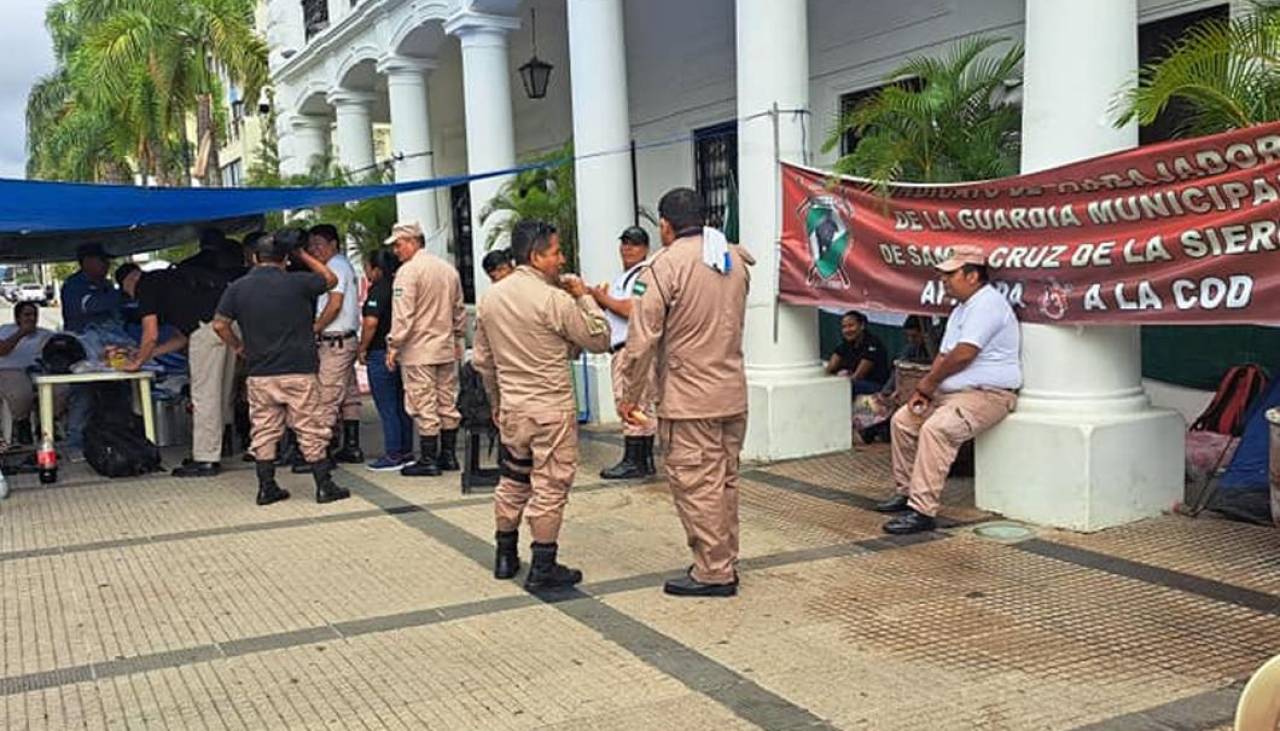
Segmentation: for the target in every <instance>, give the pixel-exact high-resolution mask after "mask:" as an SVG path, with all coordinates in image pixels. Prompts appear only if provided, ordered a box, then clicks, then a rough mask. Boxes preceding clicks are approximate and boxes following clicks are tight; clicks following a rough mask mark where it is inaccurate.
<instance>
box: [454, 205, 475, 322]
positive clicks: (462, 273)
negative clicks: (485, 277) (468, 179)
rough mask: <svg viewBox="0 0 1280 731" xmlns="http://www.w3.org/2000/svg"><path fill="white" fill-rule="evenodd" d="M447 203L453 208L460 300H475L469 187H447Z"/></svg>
mask: <svg viewBox="0 0 1280 731" xmlns="http://www.w3.org/2000/svg"><path fill="white" fill-rule="evenodd" d="M449 204H450V207H451V208H452V210H453V236H452V244H453V251H452V252H450V253H452V254H453V260H454V261H455V262H457V265H458V276H459V278H461V279H462V300H463V301H464V302H467V303H469V304H474V303H475V301H476V273H475V269H474V263H475V258H474V257H473V256H472V254H471V188H470V187H469V186H468V185H467V184H466V183H460V184H458V185H454V186H452V187H450V188H449Z"/></svg>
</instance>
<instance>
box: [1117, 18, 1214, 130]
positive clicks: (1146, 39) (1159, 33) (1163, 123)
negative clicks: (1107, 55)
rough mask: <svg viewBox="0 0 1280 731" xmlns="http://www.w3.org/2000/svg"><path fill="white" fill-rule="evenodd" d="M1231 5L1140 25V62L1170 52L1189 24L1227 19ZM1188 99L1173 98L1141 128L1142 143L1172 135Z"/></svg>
mask: <svg viewBox="0 0 1280 731" xmlns="http://www.w3.org/2000/svg"><path fill="white" fill-rule="evenodd" d="M1230 10H1231V8H1230V6H1229V5H1215V6H1213V7H1210V8H1203V9H1201V10H1193V11H1192V12H1189V13H1183V14H1181V15H1175V16H1173V17H1172V18H1165V19H1163V20H1155V21H1152V22H1150V23H1143V24H1142V25H1139V26H1138V63H1139V64H1140V65H1142V66H1146V65H1147V64H1149V63H1153V62H1155V61H1158V60H1160V59H1162V58H1164V57H1165V56H1167V55H1169V44H1170V43H1171V42H1173V41H1176V40H1178V39H1179V38H1180V37H1181V36H1182V34H1183V33H1185V32H1186V31H1187V29H1188V28H1190V27H1191V26H1193V25H1195V24H1196V23H1200V22H1203V21H1206V20H1222V21H1225V20H1227V19H1228V17H1229V16H1230ZM1188 112H1189V110H1188V109H1187V103H1186V102H1184V101H1182V100H1181V99H1175V100H1173V101H1172V102H1171V103H1170V104H1169V106H1167V107H1165V109H1164V111H1163V112H1161V113H1160V116H1159V117H1156V119H1155V121H1153V122H1152V123H1151V124H1148V125H1144V126H1142V127H1141V128H1140V129H1139V130H1138V142H1139V144H1143V145H1149V144H1152V143H1154V142H1164V141H1165V140H1171V139H1173V138H1174V137H1175V136H1176V135H1177V132H1178V129H1179V127H1181V126H1182V124H1183V123H1184V121H1185V120H1186V118H1187V114H1188Z"/></svg>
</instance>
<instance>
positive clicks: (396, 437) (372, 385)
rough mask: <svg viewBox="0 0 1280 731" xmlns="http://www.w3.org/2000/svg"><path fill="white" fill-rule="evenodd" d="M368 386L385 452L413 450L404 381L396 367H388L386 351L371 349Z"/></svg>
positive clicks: (411, 421) (394, 452) (403, 452)
mask: <svg viewBox="0 0 1280 731" xmlns="http://www.w3.org/2000/svg"><path fill="white" fill-rule="evenodd" d="M367 365H368V368H369V390H370V391H371V392H372V393H373V404H374V406H376V407H377V408H378V419H379V420H381V421H382V445H383V446H382V448H383V451H385V452H386V453H387V454H413V451H414V446H413V420H412V419H410V418H409V414H408V413H406V412H405V410H404V383H403V382H402V381H401V380H400V371H399V369H397V370H394V371H389V370H387V351H385V350H371V351H369V358H368V361H367Z"/></svg>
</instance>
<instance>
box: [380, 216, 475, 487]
mask: <svg viewBox="0 0 1280 731" xmlns="http://www.w3.org/2000/svg"><path fill="white" fill-rule="evenodd" d="M387 243H389V244H391V245H393V246H394V247H395V252H396V256H397V257H399V258H400V262H401V265H400V269H399V270H397V271H396V278H395V282H394V284H393V285H392V290H391V330H390V332H388V333H387V370H391V371H394V370H395V369H396V367H397V365H398V366H399V367H400V374H401V379H402V380H403V381H404V406H405V411H407V412H408V413H409V416H411V417H413V423H414V426H415V428H416V429H417V431H418V444H419V452H420V457H419V459H418V461H417V462H414V463H413V464H409V465H405V466H404V467H403V468H402V469H401V470H400V474H402V475H404V476H406V477H421V476H432V475H438V474H440V473H441V471H443V470H456V469H458V458H457V455H456V446H457V442H458V424H459V423H461V421H462V414H461V413H459V411H458V404H457V401H458V361H460V360H462V343H463V338H464V337H465V332H466V324H467V311H466V308H465V307H464V305H463V303H462V279H461V278H460V277H459V276H458V270H457V269H455V268H453V266H451V265H449V264H448V263H446V262H445V261H443V260H442V259H440V258H439V257H437V256H435V255H434V254H431V253H428V252H427V251H426V250H424V249H423V246H424V245H425V243H426V241H425V239H424V238H423V236H422V227H421V226H419V225H418V224H416V223H397V224H396V225H395V227H394V228H392V229H391V236H390V237H389V238H388V239H387Z"/></svg>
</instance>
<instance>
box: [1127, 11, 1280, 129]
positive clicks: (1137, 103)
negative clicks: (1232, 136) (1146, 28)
mask: <svg viewBox="0 0 1280 731" xmlns="http://www.w3.org/2000/svg"><path fill="white" fill-rule="evenodd" d="M1167 50H1168V54H1167V55H1166V56H1165V57H1164V58H1162V59H1160V60H1159V61H1156V62H1155V63H1151V64H1148V65H1146V66H1144V67H1143V68H1142V69H1141V70H1140V72H1139V74H1138V85H1137V86H1136V87H1135V88H1133V89H1132V90H1129V91H1127V92H1125V93H1124V95H1123V96H1122V97H1121V100H1120V103H1119V107H1118V109H1119V116H1118V119H1117V122H1116V123H1117V125H1124V124H1127V123H1129V122H1131V121H1133V120H1134V119H1136V120H1137V121H1138V122H1139V123H1141V124H1151V123H1152V122H1154V121H1155V120H1156V118H1157V117H1159V116H1160V114H1161V113H1162V112H1164V110H1165V109H1167V108H1168V107H1169V106H1170V105H1178V106H1179V107H1180V108H1181V110H1182V111H1183V114H1182V115H1180V116H1181V117H1182V118H1183V121H1182V124H1181V126H1180V127H1179V128H1178V129H1177V130H1176V134H1177V135H1178V136H1189V137H1195V136H1199V135H1207V134H1213V133H1216V132H1223V131H1225V130H1229V129H1236V128H1239V127H1248V126H1250V125H1254V124H1259V123H1262V122H1269V121H1272V120H1276V119H1280V70H1277V63H1278V62H1280V7H1277V6H1274V5H1264V4H1261V3H1255V4H1254V7H1253V10H1252V12H1251V13H1249V14H1247V15H1244V16H1242V17H1238V18H1236V19H1235V20H1231V21H1225V20H1210V21H1205V22H1203V23H1200V24H1198V25H1196V26H1194V27H1192V28H1190V29H1189V30H1187V31H1186V33H1184V34H1183V35H1182V37H1181V38H1179V39H1178V40H1177V41H1175V42H1174V43H1172V44H1171V45H1170V46H1169V48H1168V49H1167Z"/></svg>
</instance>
